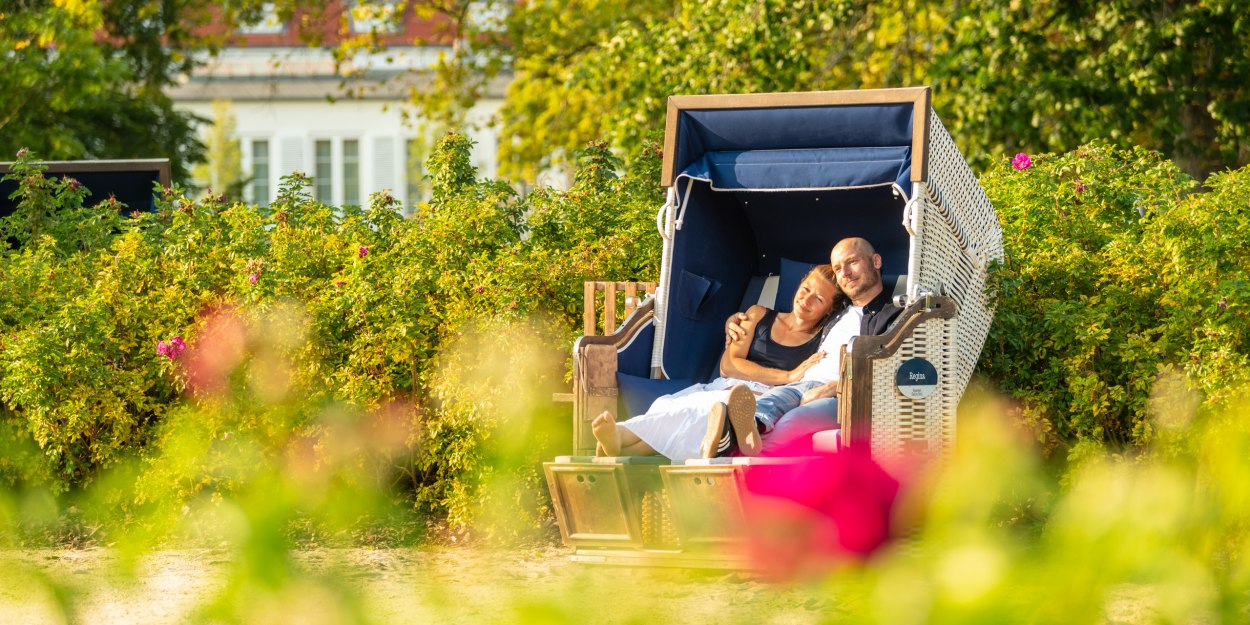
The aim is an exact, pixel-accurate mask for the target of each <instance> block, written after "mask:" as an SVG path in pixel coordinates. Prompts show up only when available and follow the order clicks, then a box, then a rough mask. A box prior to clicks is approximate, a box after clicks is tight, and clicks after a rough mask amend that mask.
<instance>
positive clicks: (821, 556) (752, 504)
mask: <svg viewBox="0 0 1250 625" xmlns="http://www.w3.org/2000/svg"><path fill="white" fill-rule="evenodd" d="M788 469H789V470H787V471H776V470H770V471H750V472H748V473H747V474H746V489H747V493H748V497H747V498H746V500H745V507H744V511H745V512H746V514H747V527H748V528H749V529H748V538H747V555H748V556H749V558H750V559H751V560H752V562H753V563H754V564H755V565H756V566H757V567H758V568H759V570H761V571H763V572H764V573H765V574H766V575H769V576H771V577H774V578H781V579H788V578H794V577H802V576H807V575H820V574H823V573H826V572H828V570H829V569H831V568H833V567H834V566H836V565H837V564H838V563H840V562H845V561H848V560H856V559H863V558H867V557H868V556H870V555H871V554H872V553H873V552H874V551H876V550H877V548H879V547H881V545H883V544H885V542H886V541H887V540H888V539H889V537H890V520H891V516H892V513H893V507H894V501H895V499H896V497H897V496H898V492H899V481H898V480H897V479H895V478H894V477H893V476H891V475H890V474H889V473H887V472H886V470H885V469H884V468H882V467H881V465H879V464H877V462H876V461H875V460H873V459H872V457H871V456H870V455H869V453H868V452H867V451H866V450H862V451H861V450H859V449H856V448H854V447H852V448H845V449H842V450H841V451H839V452H838V453H834V454H825V455H819V456H814V457H808V458H804V459H802V460H799V461H797V462H796V463H795V464H793V465H788Z"/></svg>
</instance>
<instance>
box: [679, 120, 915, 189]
mask: <svg viewBox="0 0 1250 625" xmlns="http://www.w3.org/2000/svg"><path fill="white" fill-rule="evenodd" d="M914 114H915V106H914V105H913V104H912V103H910V102H909V103H892V104H862V105H854V106H808V107H792V108H744V109H739V108H731V109H687V110H683V111H681V112H680V113H679V114H678V118H677V125H678V127H677V142H676V146H675V147H676V155H675V159H674V161H673V163H674V165H675V173H677V174H678V176H688V177H692V178H697V179H701V180H709V181H711V183H712V187H713V188H714V189H718V190H733V189H772V190H777V189H829V188H841V187H856V186H867V185H878V184H890V183H895V184H898V185H899V186H900V187H902V188H904V189H906V188H908V184H909V182H910V179H911V156H912V155H911V147H912V139H913V137H912V122H913V119H912V118H913V116H914Z"/></svg>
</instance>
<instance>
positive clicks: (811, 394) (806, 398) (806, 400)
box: [799, 382, 838, 406]
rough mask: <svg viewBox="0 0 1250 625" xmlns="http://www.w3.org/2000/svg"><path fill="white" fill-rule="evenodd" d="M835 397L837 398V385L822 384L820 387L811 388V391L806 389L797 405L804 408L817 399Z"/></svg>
mask: <svg viewBox="0 0 1250 625" xmlns="http://www.w3.org/2000/svg"><path fill="white" fill-rule="evenodd" d="M837 396H838V383H837V382H825V383H824V384H821V385H820V386H817V387H816V388H813V389H808V391H807V392H806V393H803V399H801V400H800V401H799V405H800V406H806V405H807V404H810V403H812V402H814V401H816V400H817V399H826V398H829V397H837Z"/></svg>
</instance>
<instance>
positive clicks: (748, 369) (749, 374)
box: [720, 306, 824, 386]
mask: <svg viewBox="0 0 1250 625" xmlns="http://www.w3.org/2000/svg"><path fill="white" fill-rule="evenodd" d="M767 311H768V309H766V308H764V307H763V306H752V307H750V308H748V309H747V312H746V317H747V318H746V320H745V321H742V322H741V324H740V325H741V326H742V328H743V330H744V331H745V333H746V335H745V336H744V339H745V340H737V341H731V342H730V343H729V346H728V347H726V348H725V353H724V354H722V355H721V359H720V374H721V375H722V376H725V377H727V378H737V379H739V380H753V381H755V382H762V383H764V384H769V385H772V386H776V385H779V384H789V383H791V382H797V381H798V380H799V379H801V378H802V377H803V373H804V372H805V371H807V370H808V368H810V367H811V366H812V365H814V364H816V363H817V362H819V361H820V359H821V357H823V356H824V353H823V352H816V353H815V354H813V355H812V356H811V357H809V358H808V359H807V360H804V361H803V363H802V364H800V365H799V366H797V367H795V368H794V369H792V370H790V371H784V370H782V369H773V368H771V367H765V366H763V365H761V364H758V363H755V362H751V361H750V360H747V354H749V353H750V351H751V340H750V337H752V336H754V335H755V325H756V324H757V323H759V320H760V319H761V318H762V317H763V316H764V313H765V312H767Z"/></svg>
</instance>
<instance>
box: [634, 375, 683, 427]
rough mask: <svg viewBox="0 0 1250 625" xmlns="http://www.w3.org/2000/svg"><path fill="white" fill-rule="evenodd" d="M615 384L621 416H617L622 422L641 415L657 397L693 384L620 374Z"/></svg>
mask: <svg viewBox="0 0 1250 625" xmlns="http://www.w3.org/2000/svg"><path fill="white" fill-rule="evenodd" d="M616 383H617V385H618V386H619V387H620V396H619V400H620V408H621V414H620V415H617V420H618V421H621V420H624V419H622V417H625V418H629V417H636V416H638V415H640V414H643V413H645V412H647V409H648V408H650V407H651V403H652V402H654V401H655V400H656V398H657V397H660V396H661V395H668V394H669V393H676V392H677V391H680V390H681V389H683V388H686V387H687V386H690V385H692V384H694V382H693V381H691V380H653V379H651V378H644V377H640V376H636V375H629V374H627V373H620V372H617V374H616Z"/></svg>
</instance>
